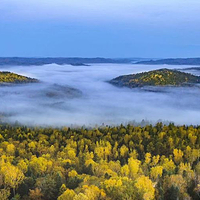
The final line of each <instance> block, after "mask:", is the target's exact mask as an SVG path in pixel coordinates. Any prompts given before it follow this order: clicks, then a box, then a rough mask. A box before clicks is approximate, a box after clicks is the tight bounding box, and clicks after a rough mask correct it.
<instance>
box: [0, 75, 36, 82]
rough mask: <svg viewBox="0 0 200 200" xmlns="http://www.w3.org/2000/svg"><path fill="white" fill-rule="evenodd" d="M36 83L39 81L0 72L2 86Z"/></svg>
mask: <svg viewBox="0 0 200 200" xmlns="http://www.w3.org/2000/svg"><path fill="white" fill-rule="evenodd" d="M36 82H39V81H38V80H37V79H34V78H29V77H26V76H22V75H19V74H15V73H11V72H0V84H4V83H14V84H19V83H36Z"/></svg>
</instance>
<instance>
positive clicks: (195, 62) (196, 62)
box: [135, 58, 200, 65]
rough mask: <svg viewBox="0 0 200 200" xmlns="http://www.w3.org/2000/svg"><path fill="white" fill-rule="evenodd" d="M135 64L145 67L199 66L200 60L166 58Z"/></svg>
mask: <svg viewBox="0 0 200 200" xmlns="http://www.w3.org/2000/svg"><path fill="white" fill-rule="evenodd" d="M135 64H145V65H162V64H166V65H200V58H168V59H159V60H149V61H139V62H136V63H135Z"/></svg>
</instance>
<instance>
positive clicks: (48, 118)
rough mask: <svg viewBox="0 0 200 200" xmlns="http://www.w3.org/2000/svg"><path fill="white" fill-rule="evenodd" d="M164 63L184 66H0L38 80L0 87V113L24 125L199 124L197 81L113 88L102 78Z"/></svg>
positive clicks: (135, 71)
mask: <svg viewBox="0 0 200 200" xmlns="http://www.w3.org/2000/svg"><path fill="white" fill-rule="evenodd" d="M166 67H167V68H171V69H173V68H184V67H185V68H186V67H187V68H188V66H164V65H160V66H159V65H156V66H151V65H148V66H147V65H131V64H91V66H71V65H63V66H60V65H56V64H51V65H44V66H25V67H24V66H23V67H19V66H13V67H7V66H4V67H3V66H1V67H0V71H11V72H15V73H18V74H21V75H25V76H29V77H32V78H37V79H39V80H40V81H41V83H34V84H26V85H17V86H2V87H0V98H1V101H0V102H1V103H0V113H2V114H3V116H4V117H3V121H7V122H15V121H18V122H20V123H23V124H27V125H51V126H53V125H56V126H60V125H71V124H73V125H79V126H82V125H87V126H88V125H92V126H93V125H96V124H97V125H102V124H103V123H104V124H105V125H107V124H108V125H115V124H121V123H128V122H130V121H136V122H141V121H142V120H143V119H144V120H147V121H150V122H152V123H154V122H157V121H158V120H162V121H173V122H175V123H176V124H188V125H189V124H200V103H199V100H200V88H198V87H192V88H163V89H161V91H160V92H152V91H146V90H144V89H139V88H138V89H128V88H117V87H115V86H113V85H111V84H109V83H107V82H106V81H108V80H111V79H112V78H115V77H117V76H119V75H124V74H131V73H138V72H142V71H149V70H152V69H159V68H166ZM191 72H192V73H195V74H197V75H198V74H200V71H199V72H198V71H195V70H192V71H191ZM73 88H75V89H73Z"/></svg>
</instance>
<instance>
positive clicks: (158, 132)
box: [0, 123, 200, 200]
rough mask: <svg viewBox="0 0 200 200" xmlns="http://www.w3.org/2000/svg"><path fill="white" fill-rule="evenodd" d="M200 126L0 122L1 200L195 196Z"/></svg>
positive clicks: (198, 193)
mask: <svg viewBox="0 0 200 200" xmlns="http://www.w3.org/2000/svg"><path fill="white" fill-rule="evenodd" d="M199 157H200V126H197V127H194V126H175V125H174V124H169V125H163V124H162V123H158V124H157V125H155V126H152V125H146V126H144V127H140V126H133V125H127V126H123V125H121V126H118V127H99V128H93V129H87V128H69V127H63V128H50V127H48V128H41V127H34V128H30V127H26V126H18V125H7V124H1V125H0V199H1V200H7V199H12V200H19V199H20V200H56V199H58V200H80V199H81V200H153V199H156V200H176V199H180V200H187V199H188V200H190V199H194V200H198V199H199V198H200V162H199Z"/></svg>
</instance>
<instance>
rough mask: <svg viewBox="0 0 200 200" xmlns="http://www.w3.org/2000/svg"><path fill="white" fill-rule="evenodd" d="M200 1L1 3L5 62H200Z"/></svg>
mask: <svg viewBox="0 0 200 200" xmlns="http://www.w3.org/2000/svg"><path fill="white" fill-rule="evenodd" d="M199 24H200V1H199V0H107V1H106V0H28V1H27V0H0V56H1V57H5V56H20V57H21V56H23V57H111V58H119V57H126V58H130V57H143V58H144V57H146V58H168V57H199V56H200V40H199V35H200V26H199Z"/></svg>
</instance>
